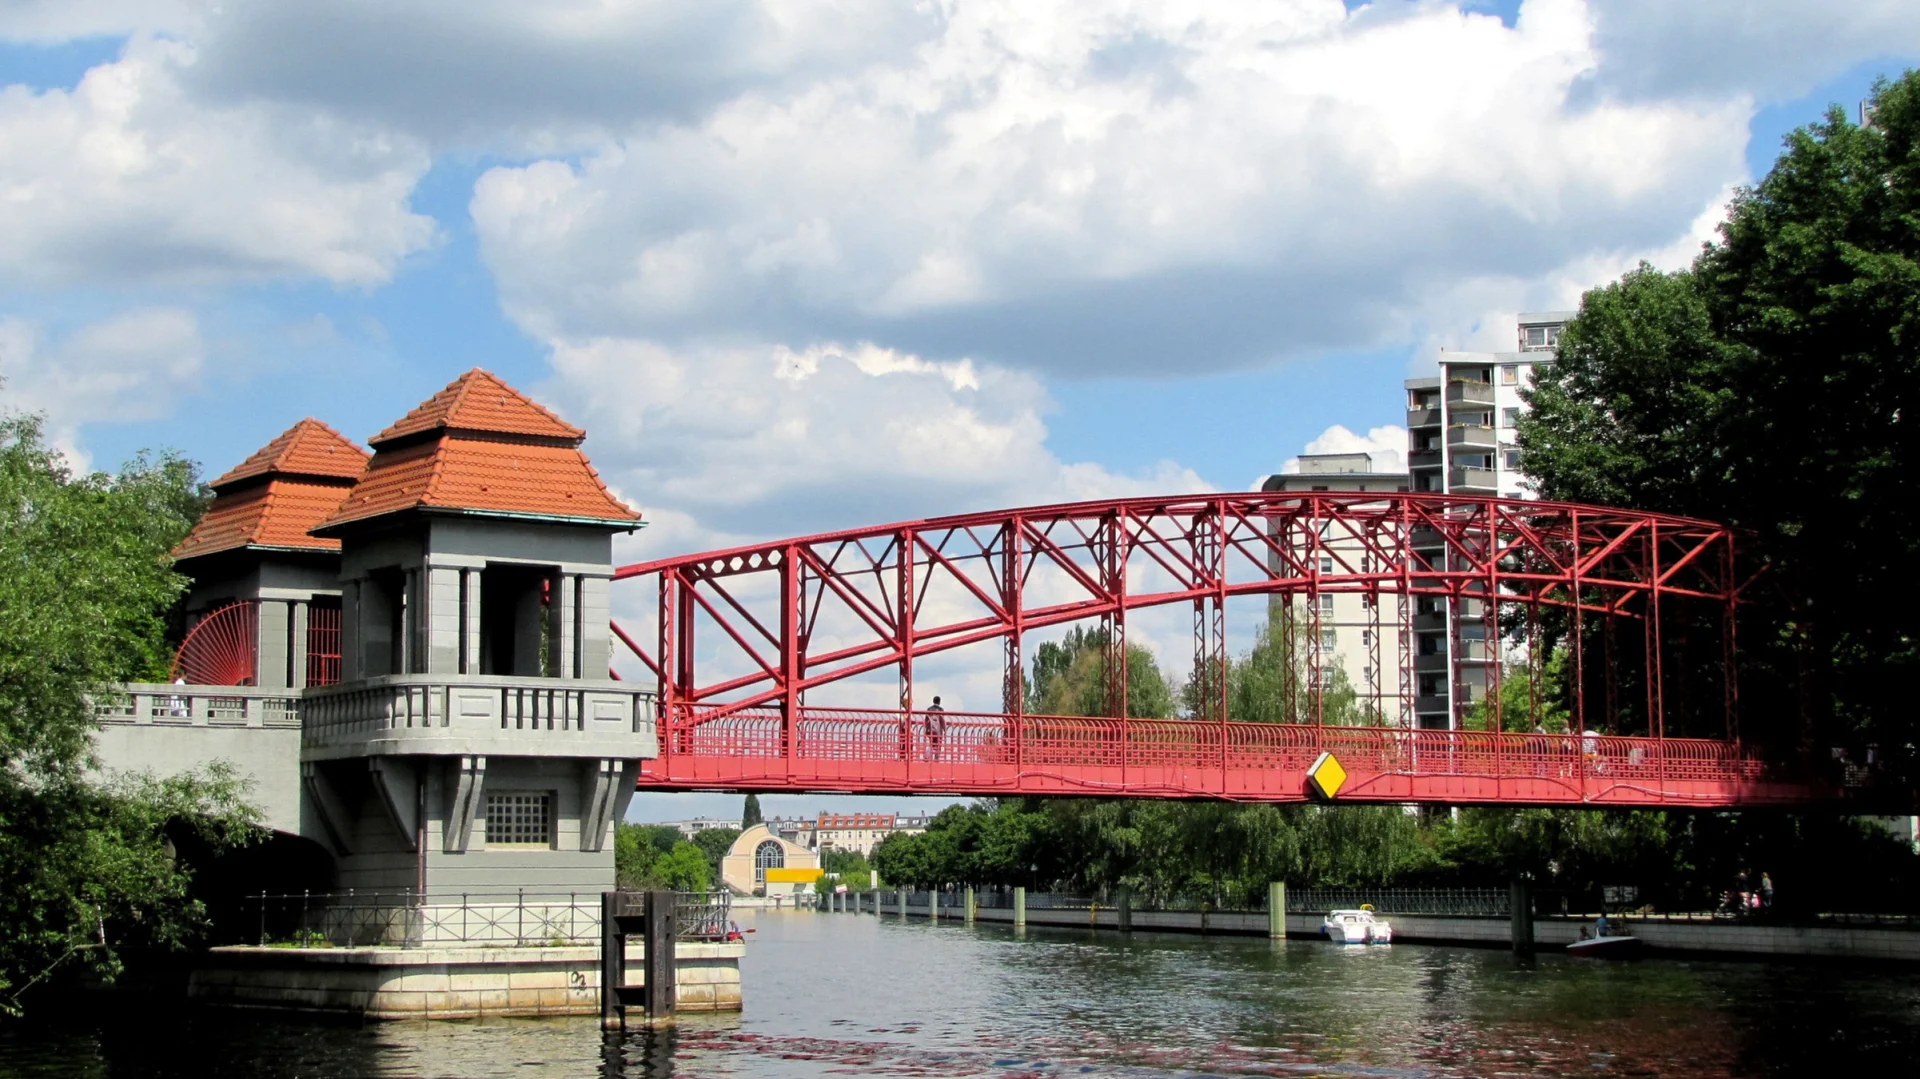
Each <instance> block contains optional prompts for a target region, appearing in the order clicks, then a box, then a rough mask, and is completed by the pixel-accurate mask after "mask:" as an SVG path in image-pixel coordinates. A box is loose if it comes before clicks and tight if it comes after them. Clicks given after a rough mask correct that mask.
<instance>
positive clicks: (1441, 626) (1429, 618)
mask: <svg viewBox="0 0 1920 1079" xmlns="http://www.w3.org/2000/svg"><path fill="white" fill-rule="evenodd" d="M1413 628H1414V631H1415V632H1420V631H1426V632H1429V633H1431V632H1435V631H1445V630H1446V628H1447V616H1446V614H1445V613H1444V612H1442V611H1434V612H1432V613H1423V612H1420V611H1415V612H1414V614H1413Z"/></svg>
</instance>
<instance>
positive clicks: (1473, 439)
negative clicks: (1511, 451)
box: [1447, 423, 1499, 450]
mask: <svg viewBox="0 0 1920 1079" xmlns="http://www.w3.org/2000/svg"><path fill="white" fill-rule="evenodd" d="M1447 445H1449V446H1451V447H1453V448H1455V449H1470V450H1491V449H1493V448H1494V447H1495V446H1497V445H1499V440H1498V439H1497V438H1495V437H1494V431H1493V428H1491V427H1488V426H1487V425H1486V424H1484V423H1456V424H1454V425H1453V426H1452V427H1449V428H1447Z"/></svg>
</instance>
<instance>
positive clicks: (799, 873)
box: [767, 869, 825, 884]
mask: <svg viewBox="0 0 1920 1079" xmlns="http://www.w3.org/2000/svg"><path fill="white" fill-rule="evenodd" d="M823 872H825V871H824V870H821V869H769V870H767V883H768V884H812V883H813V882H814V881H816V880H819V879H820V874H821V873H823Z"/></svg>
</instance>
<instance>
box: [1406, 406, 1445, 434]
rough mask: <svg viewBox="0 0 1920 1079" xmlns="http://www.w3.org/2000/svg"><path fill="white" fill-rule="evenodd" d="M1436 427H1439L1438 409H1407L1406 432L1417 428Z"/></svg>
mask: <svg viewBox="0 0 1920 1079" xmlns="http://www.w3.org/2000/svg"><path fill="white" fill-rule="evenodd" d="M1438 426H1440V410H1439V409H1438V408H1410V409H1407V429H1408V430H1412V429H1414V428H1417V427H1438Z"/></svg>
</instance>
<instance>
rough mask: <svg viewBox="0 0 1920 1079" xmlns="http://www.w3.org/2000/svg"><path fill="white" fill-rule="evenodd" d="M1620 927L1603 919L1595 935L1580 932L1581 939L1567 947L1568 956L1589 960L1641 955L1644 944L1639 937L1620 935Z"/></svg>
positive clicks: (1595, 929)
mask: <svg viewBox="0 0 1920 1079" xmlns="http://www.w3.org/2000/svg"><path fill="white" fill-rule="evenodd" d="M1617 928H1618V926H1616V925H1613V924H1612V923H1610V922H1609V921H1608V920H1607V919H1605V918H1602V919H1600V921H1599V922H1598V923H1597V924H1595V926H1594V933H1593V935H1592V936H1588V935H1586V934H1587V931H1586V930H1585V929H1582V930H1581V931H1580V933H1581V938H1580V939H1579V940H1576V941H1574V942H1573V943H1572V944H1569V945H1567V954H1568V955H1577V956H1582V957H1585V958H1587V959H1627V958H1631V957H1632V956H1636V955H1639V954H1640V949H1641V947H1642V946H1643V944H1644V942H1643V941H1641V939H1640V938H1639V937H1636V936H1631V935H1629V934H1626V933H1618V932H1615V930H1616V929H1617Z"/></svg>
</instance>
